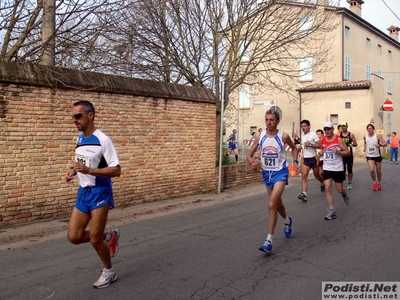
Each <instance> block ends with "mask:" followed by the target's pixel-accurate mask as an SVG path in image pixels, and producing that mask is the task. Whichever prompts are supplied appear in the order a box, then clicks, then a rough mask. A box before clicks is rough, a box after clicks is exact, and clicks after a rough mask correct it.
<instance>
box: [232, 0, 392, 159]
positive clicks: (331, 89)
mask: <svg viewBox="0 0 400 300" xmlns="http://www.w3.org/2000/svg"><path fill="white" fill-rule="evenodd" d="M365 1H367V0H365ZM368 1H372V0H368ZM327 2H328V1H324V0H320V1H318V7H319V9H321V8H322V9H323V10H324V11H325V12H326V13H329V14H330V15H331V17H332V18H333V19H335V20H336V21H337V24H338V26H336V28H335V29H333V30H332V32H329V33H327V34H326V35H327V39H326V40H324V41H321V43H325V42H326V41H329V40H331V41H332V40H333V43H332V47H330V50H329V51H327V53H326V55H327V56H329V57H330V60H329V66H328V67H327V70H328V71H326V72H323V73H320V74H316V73H314V70H313V67H312V66H311V67H310V69H309V71H308V72H306V73H304V76H300V77H299V78H298V85H297V88H295V92H296V93H297V95H298V99H297V100H296V101H289V100H288V98H287V96H286V95H283V94H274V95H268V96H267V95H262V94H259V93H253V91H251V92H250V96H249V98H250V107H248V108H246V109H237V110H233V111H231V112H230V113H228V114H227V122H226V124H227V128H226V134H227V135H228V134H229V133H230V132H231V131H232V129H233V128H236V129H237V131H238V140H239V142H242V141H243V140H246V139H249V138H250V137H251V136H250V135H251V132H252V131H256V130H255V129H257V128H258V127H264V121H263V120H264V114H265V111H266V110H267V109H269V108H271V107H276V108H277V109H278V110H279V111H282V120H281V123H280V126H279V127H280V128H281V129H282V130H284V131H285V132H287V133H289V134H293V132H294V131H299V132H300V131H301V130H300V120H302V119H308V120H310V122H311V126H312V130H313V131H316V130H317V129H318V128H322V126H323V123H324V122H326V121H331V122H332V123H333V124H335V125H338V124H339V123H340V122H342V121H347V122H348V124H349V131H350V132H353V133H354V134H355V135H356V138H357V140H358V142H359V144H360V145H361V147H358V149H357V151H356V153H357V154H358V155H362V137H363V135H364V134H365V133H366V130H365V127H366V125H367V124H368V123H373V124H374V126H375V127H376V129H377V131H379V132H380V133H382V134H383V135H384V136H386V135H387V134H389V133H390V132H391V131H397V132H398V133H399V132H400V120H399V116H400V43H399V31H400V28H399V27H397V26H395V25H393V24H388V32H382V31H380V30H378V29H377V28H376V27H374V26H373V24H370V23H368V22H367V21H365V20H364V19H363V18H362V5H363V4H364V1H363V0H347V3H348V5H349V6H348V8H345V7H332V6H328V5H326V4H327ZM310 61H312V60H310ZM299 68H300V72H301V66H300V67H299ZM232 94H233V95H231V99H232V101H233V102H234V101H240V97H241V95H240V91H237V92H234V93H232ZM387 99H389V100H390V101H392V103H393V110H392V111H390V112H387V111H384V109H383V103H384V101H385V100H387Z"/></svg>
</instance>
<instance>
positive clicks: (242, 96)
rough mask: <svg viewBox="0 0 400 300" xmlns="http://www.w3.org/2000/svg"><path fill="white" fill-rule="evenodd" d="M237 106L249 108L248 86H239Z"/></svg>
mask: <svg viewBox="0 0 400 300" xmlns="http://www.w3.org/2000/svg"><path fill="white" fill-rule="evenodd" d="M239 108H240V109H243V108H250V87H247V86H246V87H241V88H240V91H239Z"/></svg>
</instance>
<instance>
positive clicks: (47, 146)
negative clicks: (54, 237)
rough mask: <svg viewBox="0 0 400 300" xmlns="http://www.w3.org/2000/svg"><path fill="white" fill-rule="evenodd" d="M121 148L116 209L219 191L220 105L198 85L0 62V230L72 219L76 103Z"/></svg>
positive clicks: (115, 181)
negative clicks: (82, 103)
mask: <svg viewBox="0 0 400 300" xmlns="http://www.w3.org/2000/svg"><path fill="white" fill-rule="evenodd" d="M80 99H86V100H89V101H91V102H93V104H94V105H95V108H96V119H95V123H96V125H97V127H98V128H100V129H101V130H102V131H103V132H104V133H106V134H107V135H109V136H110V137H111V138H112V139H113V141H114V144H115V146H116V148H117V151H118V154H119V157H120V160H121V165H122V175H121V176H120V177H119V178H114V179H113V186H114V192H115V201H116V204H117V206H127V205H133V204H137V203H142V202H151V201H158V200H164V199H170V198H176V197H181V196H186V195H189V194H196V193H199V192H201V191H204V190H206V191H211V190H215V189H216V187H217V183H218V181H217V178H216V176H215V172H216V171H215V161H216V153H215V130H216V105H215V98H214V95H213V94H212V92H211V91H209V90H205V89H202V88H196V87H186V86H179V85H171V84H162V83H157V82H151V81H146V80H138V79H132V78H125V77H120V76H110V75H104V74H96V73H90V72H77V71H72V70H60V69H52V68H47V67H39V66H36V65H28V64H19V63H5V62H0V186H1V189H0V227H4V226H9V225H12V224H17V223H26V222H32V221H36V220H44V219H54V218H61V217H65V216H68V215H69V214H70V211H71V209H72V207H73V205H74V202H75V196H76V190H77V182H73V183H67V182H65V180H64V174H65V171H66V170H67V169H68V168H69V167H70V166H71V164H72V160H73V156H74V147H75V141H76V137H77V135H78V134H79V133H80V132H78V131H77V130H76V128H75V126H74V124H73V122H72V120H71V117H70V115H71V111H72V105H73V103H74V102H75V101H78V100H80Z"/></svg>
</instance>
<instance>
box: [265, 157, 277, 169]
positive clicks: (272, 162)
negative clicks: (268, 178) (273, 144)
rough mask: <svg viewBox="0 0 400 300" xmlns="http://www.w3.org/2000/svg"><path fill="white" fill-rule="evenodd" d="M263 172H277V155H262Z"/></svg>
mask: <svg viewBox="0 0 400 300" xmlns="http://www.w3.org/2000/svg"><path fill="white" fill-rule="evenodd" d="M263 159H264V170H268V171H274V170H278V168H279V166H278V153H263Z"/></svg>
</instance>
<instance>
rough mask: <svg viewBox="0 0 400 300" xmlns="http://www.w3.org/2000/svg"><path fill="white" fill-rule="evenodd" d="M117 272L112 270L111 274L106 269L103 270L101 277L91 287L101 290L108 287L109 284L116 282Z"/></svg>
mask: <svg viewBox="0 0 400 300" xmlns="http://www.w3.org/2000/svg"><path fill="white" fill-rule="evenodd" d="M117 278H118V276H117V272H115V270H114V269H113V271H112V272H109V271H107V269H103V271H102V272H101V276H100V277H99V279H97V281H96V282H95V283H93V287H94V288H96V289H101V288H105V287H108V286H109V285H110V284H111V283H113V282H114V281H115V280H117Z"/></svg>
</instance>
